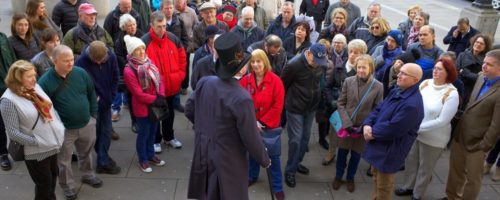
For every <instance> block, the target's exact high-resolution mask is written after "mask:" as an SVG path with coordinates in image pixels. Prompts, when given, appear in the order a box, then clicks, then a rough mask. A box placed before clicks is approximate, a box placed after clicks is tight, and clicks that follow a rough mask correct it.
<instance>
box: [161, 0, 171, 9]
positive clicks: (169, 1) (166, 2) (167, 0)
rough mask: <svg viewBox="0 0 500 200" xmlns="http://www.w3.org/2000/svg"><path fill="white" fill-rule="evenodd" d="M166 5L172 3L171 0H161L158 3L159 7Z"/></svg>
mask: <svg viewBox="0 0 500 200" xmlns="http://www.w3.org/2000/svg"><path fill="white" fill-rule="evenodd" d="M168 5H174V1H173V0H163V1H161V3H160V8H163V6H168Z"/></svg>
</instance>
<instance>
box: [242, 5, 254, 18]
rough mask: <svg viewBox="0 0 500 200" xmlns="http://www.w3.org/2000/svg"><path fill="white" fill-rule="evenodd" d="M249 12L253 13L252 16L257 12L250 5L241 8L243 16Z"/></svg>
mask: <svg viewBox="0 0 500 200" xmlns="http://www.w3.org/2000/svg"><path fill="white" fill-rule="evenodd" d="M247 14H251V15H252V16H255V12H254V11H253V8H252V7H250V6H246V7H244V8H243V9H242V10H241V16H245V15H247Z"/></svg>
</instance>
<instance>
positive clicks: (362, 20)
mask: <svg viewBox="0 0 500 200" xmlns="http://www.w3.org/2000/svg"><path fill="white" fill-rule="evenodd" d="M381 10H382V7H381V5H380V4H379V3H377V2H372V3H370V5H369V6H368V10H367V14H366V17H363V16H361V17H358V18H356V19H354V21H353V22H352V24H351V25H350V26H349V28H348V29H347V31H348V32H349V35H350V36H351V37H353V38H354V39H362V40H365V41H366V40H367V39H368V37H369V35H370V32H369V31H368V28H370V23H371V21H372V20H373V19H375V18H377V17H380V16H381V14H380V12H381Z"/></svg>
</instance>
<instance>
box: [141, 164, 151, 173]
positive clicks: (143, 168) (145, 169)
mask: <svg viewBox="0 0 500 200" xmlns="http://www.w3.org/2000/svg"><path fill="white" fill-rule="evenodd" d="M139 168H141V171H142V172H145V173H151V172H152V171H153V169H152V168H151V166H149V164H148V163H147V162H145V163H142V164H141V163H139Z"/></svg>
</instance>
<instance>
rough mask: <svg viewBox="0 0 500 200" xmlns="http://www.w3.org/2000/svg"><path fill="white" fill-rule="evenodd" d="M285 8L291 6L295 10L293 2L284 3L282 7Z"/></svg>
mask: <svg viewBox="0 0 500 200" xmlns="http://www.w3.org/2000/svg"><path fill="white" fill-rule="evenodd" d="M285 6H291V7H292V8H293V2H291V1H285V3H283V6H281V7H285Z"/></svg>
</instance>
